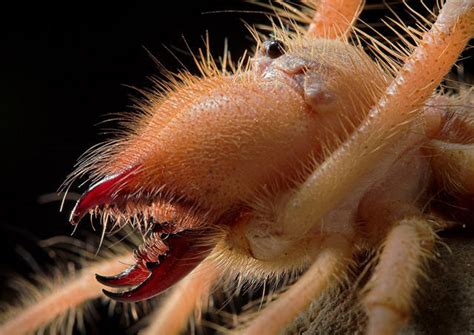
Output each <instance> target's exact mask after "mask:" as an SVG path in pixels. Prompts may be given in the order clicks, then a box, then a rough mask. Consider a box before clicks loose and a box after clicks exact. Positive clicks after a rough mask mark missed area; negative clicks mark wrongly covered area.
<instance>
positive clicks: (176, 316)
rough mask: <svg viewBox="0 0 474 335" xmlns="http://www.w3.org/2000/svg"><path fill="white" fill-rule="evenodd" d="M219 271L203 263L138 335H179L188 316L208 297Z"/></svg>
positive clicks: (178, 286) (209, 263)
mask: <svg viewBox="0 0 474 335" xmlns="http://www.w3.org/2000/svg"><path fill="white" fill-rule="evenodd" d="M218 275H219V269H218V268H217V266H215V265H214V264H212V263H211V262H203V263H202V264H201V265H199V267H197V268H196V269H195V270H194V271H193V272H192V273H190V274H189V275H188V276H187V277H186V278H184V279H183V280H182V281H181V282H180V283H179V284H178V285H176V287H174V288H173V291H172V292H171V294H170V296H168V297H167V298H166V300H165V302H164V304H163V305H162V306H160V307H159V308H158V310H157V311H156V312H155V313H153V314H152V315H151V324H150V325H149V326H148V328H146V329H145V330H144V331H143V332H140V334H143V335H156V334H170V335H171V334H179V333H180V332H181V331H182V330H183V328H184V327H185V325H186V322H187V321H188V318H189V316H190V315H191V313H192V312H193V310H194V309H195V308H200V303H201V302H202V301H203V300H204V299H205V298H207V297H208V296H209V291H210V289H211V287H212V284H213V283H214V282H215V281H216V279H217V278H218Z"/></svg>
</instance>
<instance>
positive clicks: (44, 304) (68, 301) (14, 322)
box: [0, 254, 133, 335]
mask: <svg viewBox="0 0 474 335" xmlns="http://www.w3.org/2000/svg"><path fill="white" fill-rule="evenodd" d="M131 263H133V256H132V255H131V254H129V255H125V256H118V257H114V258H111V259H110V260H107V261H104V262H101V263H98V264H97V265H94V266H90V267H86V268H84V269H83V270H82V271H81V274H80V275H79V276H77V277H76V278H74V279H71V281H69V282H68V281H67V280H66V282H65V284H63V285H62V286H61V287H58V288H57V289H55V290H54V291H53V292H51V294H45V295H44V297H42V298H40V299H41V300H40V301H39V302H38V303H35V304H33V305H31V306H30V307H26V308H24V309H22V310H20V311H19V313H17V314H16V315H15V317H14V318H12V319H10V320H9V321H8V322H7V323H5V324H3V325H1V326H0V334H10V335H14V334H25V333H29V332H33V331H36V330H37V329H38V328H40V327H41V326H42V325H44V324H47V323H49V322H51V321H52V320H54V319H55V318H56V317H58V316H59V315H61V314H63V313H64V312H65V311H67V310H68V309H70V308H74V307H77V306H79V305H80V304H82V303H84V302H86V301H87V300H91V299H95V298H98V297H100V296H101V295H102V285H101V284H100V283H98V282H97V281H96V279H95V274H96V273H104V274H115V273H117V272H121V271H123V270H125V268H126V267H127V265H125V264H131Z"/></svg>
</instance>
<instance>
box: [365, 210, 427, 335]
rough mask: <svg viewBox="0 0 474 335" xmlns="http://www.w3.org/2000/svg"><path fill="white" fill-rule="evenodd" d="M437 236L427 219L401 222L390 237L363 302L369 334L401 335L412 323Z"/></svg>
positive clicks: (366, 289) (386, 241)
mask: <svg viewBox="0 0 474 335" xmlns="http://www.w3.org/2000/svg"><path fill="white" fill-rule="evenodd" d="M434 241H435V234H434V233H433V231H432V229H431V228H430V226H429V224H428V223H427V222H426V220H424V219H421V218H418V217H413V218H407V219H404V220H401V221H400V222H399V224H398V225H396V226H394V228H393V229H392V230H391V231H390V233H389V234H388V237H387V239H386V240H385V243H384V246H383V250H382V252H381V254H380V259H379V262H378V264H377V266H376V268H375V271H374V274H373V276H372V278H371V280H370V281H369V283H368V284H367V286H366V287H365V289H364V290H365V291H366V292H367V293H366V295H365V297H364V299H363V303H364V306H365V308H366V311H367V315H368V317H369V322H368V328H367V334H369V335H376V334H386V335H390V334H397V333H398V331H399V330H400V329H401V328H402V327H403V326H404V325H405V323H406V322H407V321H408V318H409V315H410V309H411V304H412V296H413V293H414V291H415V290H416V288H417V280H418V279H419V277H420V276H421V275H423V268H424V265H425V263H426V261H427V260H428V259H429V258H430V257H431V256H432V252H433V245H434Z"/></svg>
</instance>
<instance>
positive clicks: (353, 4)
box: [308, 0, 363, 39]
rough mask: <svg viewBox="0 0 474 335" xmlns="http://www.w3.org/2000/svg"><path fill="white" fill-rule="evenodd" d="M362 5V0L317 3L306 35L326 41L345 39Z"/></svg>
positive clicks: (329, 0)
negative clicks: (325, 39)
mask: <svg viewBox="0 0 474 335" xmlns="http://www.w3.org/2000/svg"><path fill="white" fill-rule="evenodd" d="M309 2H310V3H312V2H315V1H309ZM362 4H363V1H362V0H322V1H319V3H318V6H317V12H316V13H315V15H314V17H313V21H312V22H311V24H310V26H309V28H308V35H309V36H314V37H320V38H327V39H336V38H340V37H342V38H344V37H346V36H347V35H349V33H350V31H351V27H352V24H353V22H354V21H355V20H356V19H357V17H358V16H359V13H360V11H361V10H362V7H363V6H362Z"/></svg>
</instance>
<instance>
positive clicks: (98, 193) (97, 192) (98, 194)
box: [69, 165, 139, 225]
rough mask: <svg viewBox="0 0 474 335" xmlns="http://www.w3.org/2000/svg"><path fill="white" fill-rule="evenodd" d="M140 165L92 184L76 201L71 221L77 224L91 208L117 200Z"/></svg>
mask: <svg viewBox="0 0 474 335" xmlns="http://www.w3.org/2000/svg"><path fill="white" fill-rule="evenodd" d="M138 168H139V166H138V165H137V166H134V167H132V168H130V169H128V170H125V171H124V172H122V173H119V174H116V175H112V176H109V177H106V178H104V179H102V180H101V181H99V182H97V183H96V184H94V185H92V186H91V187H90V188H89V189H88V190H87V191H86V192H85V193H84V194H83V195H82V196H81V198H80V199H79V200H78V201H77V202H76V205H75V206H74V209H73V210H72V212H71V216H70V217H69V222H70V223H71V224H73V225H75V224H77V223H78V222H79V221H80V220H81V219H82V218H83V217H84V215H86V214H87V212H88V211H89V210H91V209H94V208H96V207H97V206H101V205H111V204H113V203H114V202H117V200H119V199H118V194H117V193H118V192H119V191H120V189H121V187H123V186H124V185H125V184H126V183H128V182H129V181H130V180H131V179H132V177H133V176H134V175H136V174H137V172H138V171H137V169H138Z"/></svg>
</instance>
